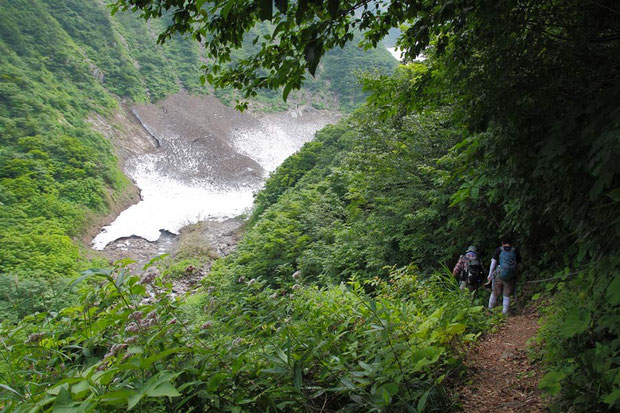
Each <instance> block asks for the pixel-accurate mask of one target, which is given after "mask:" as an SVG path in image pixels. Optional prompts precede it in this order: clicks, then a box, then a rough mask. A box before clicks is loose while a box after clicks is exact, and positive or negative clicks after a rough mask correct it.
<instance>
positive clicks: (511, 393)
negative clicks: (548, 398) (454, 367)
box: [458, 310, 546, 412]
mask: <svg viewBox="0 0 620 413" xmlns="http://www.w3.org/2000/svg"><path fill="white" fill-rule="evenodd" d="M537 329H538V315H537V314H536V313H535V312H533V311H531V310H530V311H527V310H526V311H524V313H523V314H519V315H515V316H511V317H509V318H508V319H507V320H506V322H505V323H504V324H503V325H501V326H500V327H499V329H498V330H497V331H495V332H493V333H490V334H488V335H486V336H485V337H483V338H482V339H481V340H480V341H479V342H478V343H477V344H476V345H474V346H473V347H472V348H471V349H470V350H469V353H468V354H467V355H466V357H465V365H466V366H467V368H468V370H469V372H470V373H469V377H468V382H467V383H466V384H465V385H464V386H463V387H461V388H460V389H458V392H459V394H460V401H461V404H462V407H463V411H465V412H493V411H501V412H544V411H546V409H545V407H544V403H543V401H542V399H541V397H540V391H539V390H538V381H539V380H540V377H541V376H542V374H541V371H540V369H539V368H538V366H537V365H535V364H533V363H532V362H531V361H530V360H529V359H528V356H527V346H528V340H529V339H530V338H531V337H533V336H534V335H535V334H536V331H537Z"/></svg>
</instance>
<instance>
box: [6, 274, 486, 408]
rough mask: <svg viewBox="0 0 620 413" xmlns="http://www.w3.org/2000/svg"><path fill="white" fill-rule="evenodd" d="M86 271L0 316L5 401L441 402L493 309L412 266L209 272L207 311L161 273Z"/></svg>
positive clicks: (88, 404)
mask: <svg viewBox="0 0 620 413" xmlns="http://www.w3.org/2000/svg"><path fill="white" fill-rule="evenodd" d="M89 274H90V278H92V277H102V278H105V279H107V280H105V281H104V282H98V281H96V280H95V279H91V280H90V281H88V286H86V287H85V288H84V289H83V291H82V293H81V303H80V304H79V305H77V306H73V307H68V308H65V309H63V310H60V311H58V312H42V313H36V314H34V315H31V316H28V317H26V318H24V320H22V321H21V322H20V323H19V324H18V325H17V326H14V325H11V324H9V323H6V322H5V323H3V324H2V327H1V334H2V337H3V340H4V344H5V345H4V346H3V347H2V348H1V349H0V352H1V353H2V355H3V358H4V360H5V364H4V365H3V366H2V368H1V370H2V373H3V375H4V377H6V379H7V380H6V383H5V386H4V387H3V388H2V390H0V394H1V395H2V400H3V403H4V410H5V411H7V412H12V411H26V410H30V409H32V408H36V409H38V410H39V411H55V410H57V409H59V408H61V407H62V408H65V409H71V408H72V409H76V408H78V407H79V408H80V409H82V410H84V411H91V410H96V411H114V410H118V409H126V408H133V407H134V406H139V407H140V408H141V409H147V410H148V411H159V410H173V411H180V410H194V411H227V410H230V411H241V410H247V411H268V410H269V411H306V410H307V409H309V408H321V406H322V407H323V408H325V409H329V410H337V409H343V410H345V411H360V410H363V411H383V410H385V409H388V408H389V409H391V410H397V411H399V410H406V409H407V408H411V407H413V408H414V411H423V410H424V411H443V410H444V409H445V408H446V407H448V406H449V405H450V404H451V400H450V399H449V397H448V393H447V392H446V390H445V388H444V382H445V381H447V380H448V378H450V377H452V376H453V375H454V374H456V373H457V372H458V371H459V370H460V369H461V364H460V362H459V358H458V353H457V352H456V351H455V345H456V344H458V343H463V342H469V341H471V340H473V339H474V338H475V337H476V335H477V333H478V332H479V331H480V330H481V329H483V328H485V327H486V326H487V325H488V322H489V319H488V317H487V316H486V314H485V313H484V312H483V311H482V308H481V307H477V306H472V304H471V301H470V297H469V295H468V294H465V293H463V292H461V291H459V290H458V287H457V286H456V284H455V283H454V282H453V281H452V280H451V277H448V278H444V277H443V276H441V275H436V276H434V277H433V278H431V279H428V280H426V281H420V280H419V279H418V278H417V277H416V276H415V275H414V274H413V273H412V272H411V271H410V270H408V269H401V270H393V271H392V272H391V277H390V281H389V282H386V281H380V280H379V279H375V280H372V281H370V282H365V283H360V282H358V281H351V282H349V283H347V284H341V285H336V286H334V287H330V288H323V289H320V288H317V287H313V286H302V285H301V284H293V285H290V286H288V287H287V288H283V289H275V290H274V289H271V288H269V287H267V286H266V284H265V283H264V282H262V281H261V280H256V279H252V280H240V282H239V283H234V282H232V283H228V284H225V285H222V284H221V283H220V282H219V281H217V280H213V281H216V282H217V285H216V286H214V288H211V289H209V291H208V293H207V294H205V295H203V298H202V300H200V301H198V300H196V299H194V300H192V301H193V303H194V304H192V305H191V306H193V307H198V308H200V309H202V310H201V311H202V320H195V319H193V317H192V318H190V319H188V318H185V317H186V316H188V315H190V316H193V315H195V314H198V313H199V312H198V313H197V312H196V311H195V310H192V309H191V308H187V307H188V306H190V305H188V304H185V308H183V307H182V305H183V304H182V303H183V301H182V300H180V299H179V298H175V299H172V298H171V295H170V289H171V285H170V284H167V285H166V284H163V283H162V282H161V280H158V279H152V278H148V277H143V278H142V280H140V278H139V277H137V276H135V275H132V274H130V273H128V272H127V271H126V270H125V269H123V268H122V267H119V268H117V270H116V272H114V273H113V272H112V271H111V270H95V271H92V272H90V273H89ZM147 289H149V290H151V291H153V292H155V294H156V301H155V302H154V303H153V304H144V303H142V298H143V296H144V294H145V292H146V290H147ZM365 289H372V290H373V291H375V293H374V294H373V295H372V296H371V295H368V294H367V293H365ZM16 371H20V372H22V373H21V374H10V372H16ZM41 372H45V373H44V374H42V373H41ZM7 373H9V374H7Z"/></svg>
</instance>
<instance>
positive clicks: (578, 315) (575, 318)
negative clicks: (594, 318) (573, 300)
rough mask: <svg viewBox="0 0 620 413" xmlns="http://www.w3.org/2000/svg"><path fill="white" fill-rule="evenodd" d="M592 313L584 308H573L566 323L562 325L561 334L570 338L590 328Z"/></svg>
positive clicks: (567, 316)
mask: <svg viewBox="0 0 620 413" xmlns="http://www.w3.org/2000/svg"><path fill="white" fill-rule="evenodd" d="M590 318H591V314H590V312H589V311H588V310H586V309H584V308H578V307H575V308H572V309H571V310H570V311H569V312H568V314H567V315H566V318H565V321H564V324H563V325H562V327H560V335H561V336H562V337H564V338H570V337H573V336H575V335H577V334H581V333H583V332H584V331H586V329H587V328H588V325H589V324H590Z"/></svg>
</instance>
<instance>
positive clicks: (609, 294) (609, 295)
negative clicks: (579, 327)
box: [605, 275, 620, 306]
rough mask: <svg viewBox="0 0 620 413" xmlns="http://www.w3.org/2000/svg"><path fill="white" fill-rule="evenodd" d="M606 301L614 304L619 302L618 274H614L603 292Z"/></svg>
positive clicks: (619, 284)
mask: <svg viewBox="0 0 620 413" xmlns="http://www.w3.org/2000/svg"><path fill="white" fill-rule="evenodd" d="M605 298H606V300H607V302H608V303H609V304H610V305H612V306H614V305H618V304H620V275H616V276H615V277H614V279H613V280H611V283H610V284H609V287H607V291H606V293H605Z"/></svg>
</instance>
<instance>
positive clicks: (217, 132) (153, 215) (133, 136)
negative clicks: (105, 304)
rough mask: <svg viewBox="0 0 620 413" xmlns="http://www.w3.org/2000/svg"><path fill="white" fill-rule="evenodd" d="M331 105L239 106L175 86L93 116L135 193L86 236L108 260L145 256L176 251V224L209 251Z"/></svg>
mask: <svg viewBox="0 0 620 413" xmlns="http://www.w3.org/2000/svg"><path fill="white" fill-rule="evenodd" d="M338 118H339V115H338V114H336V113H333V112H327V111H319V110H316V109H314V108H312V107H305V106H301V107H298V108H296V109H295V110H290V111H288V112H282V113H271V114H251V113H241V112H238V111H235V110H234V109H232V108H229V107H226V106H224V105H223V104H221V103H220V102H219V101H218V100H217V99H216V98H214V97H212V96H192V95H189V94H187V93H179V94H177V95H174V96H170V97H168V98H167V99H165V100H164V101H161V102H159V103H157V104H143V105H137V106H134V107H126V108H125V111H124V112H123V114H119V115H118V116H117V117H116V118H115V119H112V120H109V119H108V120H105V119H101V118H96V119H93V120H91V123H93V125H94V127H95V128H96V129H98V130H99V131H101V132H102V133H104V134H105V135H106V136H108V137H109V138H110V139H111V140H112V141H113V142H114V144H115V146H116V148H117V152H118V153H119V155H120V157H121V160H122V162H123V165H122V167H123V169H124V171H125V173H126V174H127V176H129V177H130V178H131V179H132V181H133V182H134V183H135V185H136V186H137V187H138V188H139V190H140V200H139V202H137V203H136V204H134V205H132V206H130V207H129V208H127V209H125V210H124V211H122V212H121V213H120V214H119V215H118V216H117V217H116V218H115V220H114V221H113V222H111V223H110V224H109V225H106V226H104V227H103V229H102V230H101V232H99V233H98V234H97V235H96V236H95V237H94V239H93V240H92V245H93V248H94V249H97V250H101V251H102V252H103V253H104V255H105V256H106V257H108V258H109V259H110V260H117V259H120V258H125V257H129V258H131V259H133V260H136V261H137V264H138V265H140V266H141V265H143V264H144V263H146V262H148V261H149V260H150V259H151V258H152V257H154V256H156V255H160V254H163V253H172V254H174V253H175V252H176V250H177V248H178V244H179V237H178V234H179V233H180V232H181V230H182V228H184V227H186V226H187V225H190V224H195V223H197V222H202V224H201V227H200V228H201V230H200V231H199V232H200V233H201V234H202V235H201V236H202V237H203V239H204V243H205V244H208V245H209V246H210V250H211V251H212V252H213V254H214V255H215V256H221V255H225V254H227V253H229V252H230V250H231V249H232V248H234V245H235V244H236V242H237V239H238V237H239V233H240V228H241V226H242V225H243V222H244V220H243V219H242V218H240V216H242V215H243V214H244V213H246V212H248V211H249V210H250V208H251V207H252V202H253V195H254V193H255V192H257V191H258V190H259V189H260V188H261V186H262V184H263V182H264V180H265V179H266V177H267V176H268V175H269V173H270V172H272V171H273V170H275V169H276V168H277V167H278V165H280V163H282V162H283V161H284V160H285V159H286V158H287V157H288V156H290V155H292V154H293V153H294V152H295V151H297V150H298V149H299V148H300V147H301V146H302V145H303V144H304V143H305V142H307V141H309V140H311V139H312V138H313V136H314V133H315V132H316V131H317V130H319V129H321V128H322V127H324V126H325V125H327V124H329V123H333V122H335V121H336V120H337V119H338Z"/></svg>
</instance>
